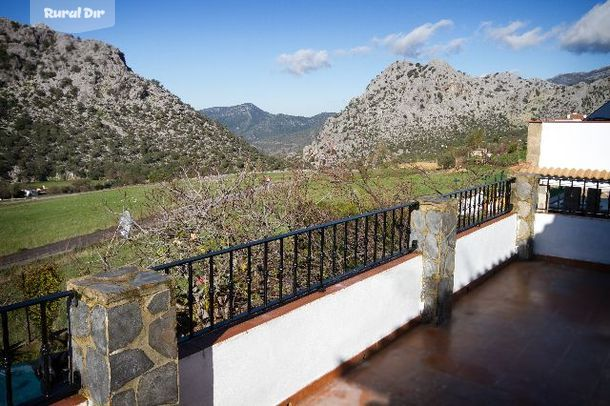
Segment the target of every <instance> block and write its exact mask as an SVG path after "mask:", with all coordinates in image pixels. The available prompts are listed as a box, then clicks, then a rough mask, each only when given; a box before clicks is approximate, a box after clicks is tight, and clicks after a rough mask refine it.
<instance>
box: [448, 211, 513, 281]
mask: <svg viewBox="0 0 610 406" xmlns="http://www.w3.org/2000/svg"><path fill="white" fill-rule="evenodd" d="M516 239H517V215H516V214H513V215H511V216H508V217H506V218H503V219H502V220H499V221H497V222H495V223H493V224H489V225H486V226H485V227H482V228H480V229H478V230H477V231H475V232H472V233H470V234H468V235H465V236H463V237H460V238H458V240H457V241H456V244H455V273H454V275H453V291H454V292H457V291H458V290H460V289H461V288H463V287H464V286H466V285H468V284H469V283H470V282H472V281H473V280H475V279H477V278H479V277H480V276H482V275H483V274H485V273H486V272H488V271H490V270H491V269H493V268H494V267H496V266H497V265H499V264H500V263H502V262H504V261H506V260H507V259H509V258H510V257H511V256H512V255H514V254H515V253H516V252H517V247H516V243H515V241H516Z"/></svg>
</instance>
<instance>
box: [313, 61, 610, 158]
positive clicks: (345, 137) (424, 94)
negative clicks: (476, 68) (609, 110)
mask: <svg viewBox="0 0 610 406" xmlns="http://www.w3.org/2000/svg"><path fill="white" fill-rule="evenodd" d="M609 98H610V78H608V77H606V78H603V79H599V80H597V81H594V82H592V83H578V84H575V85H572V86H563V85H557V84H554V83H551V82H548V81H545V80H540V79H523V78H520V77H519V76H517V75H514V74H512V73H495V74H491V75H486V76H483V77H473V76H469V75H467V74H465V73H463V72H460V71H457V70H455V69H453V68H452V67H451V66H449V65H448V64H447V63H445V62H443V61H431V62H430V63H428V64H419V63H411V62H407V61H398V62H395V63H393V64H391V65H390V66H388V67H387V68H386V69H385V70H384V71H383V72H382V73H381V74H379V75H378V76H377V77H376V78H375V79H373V80H372V81H371V82H370V84H369V85H368V86H367V88H366V91H365V92H364V93H363V94H362V95H361V96H358V97H356V98H354V99H352V100H351V101H350V103H349V104H348V106H347V107H346V108H345V109H344V110H343V111H342V112H341V113H339V114H338V115H337V116H336V117H333V118H330V119H328V120H327V121H326V123H325V124H324V126H323V127H322V130H321V131H320V133H319V134H318V136H317V137H316V138H315V140H314V141H313V143H312V144H311V145H310V146H308V147H306V148H305V150H304V157H305V158H306V159H307V160H309V161H312V162H313V163H315V164H317V165H332V164H335V163H337V162H342V161H353V160H358V159H362V158H363V157H366V156H367V155H370V154H371V153H372V151H375V150H377V149H379V148H380V147H381V148H382V149H383V150H384V151H385V153H387V154H390V155H391V156H401V157H403V158H404V159H411V158H417V157H419V158H422V157H423V158H429V157H437V156H439V155H440V153H442V152H443V150H445V149H446V148H448V146H451V145H457V144H459V143H460V142H463V140H464V139H465V137H466V136H467V135H468V134H469V133H470V132H472V131H473V130H475V129H479V130H480V129H482V130H483V131H484V132H485V134H486V136H487V137H490V138H492V139H495V138H497V137H503V136H506V135H511V134H517V135H519V134H521V136H523V135H524V134H525V131H526V125H527V121H528V120H529V119H531V118H534V117H543V118H549V117H553V118H558V117H559V118H561V117H565V115H566V114H567V113H569V112H574V111H577V112H591V111H593V110H594V109H595V108H596V107H598V106H599V105H601V104H602V103H603V102H604V101H606V100H607V99H609Z"/></svg>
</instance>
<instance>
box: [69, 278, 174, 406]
mask: <svg viewBox="0 0 610 406" xmlns="http://www.w3.org/2000/svg"><path fill="white" fill-rule="evenodd" d="M68 289H72V290H75V291H76V292H77V300H75V301H74V305H73V307H72V308H71V310H70V321H71V325H72V346H73V353H74V357H73V365H74V369H75V370H77V371H78V372H79V373H80V375H81V380H82V383H83V394H84V395H85V396H86V397H87V398H88V399H89V401H90V402H92V403H93V404H95V405H174V404H175V405H177V404H178V400H179V399H178V346H177V342H176V310H175V306H174V303H173V298H172V293H171V289H170V280H169V278H168V277H167V276H166V275H163V274H161V273H158V272H154V271H148V270H147V271H141V270H138V269H137V268H133V267H131V268H121V269H119V270H116V271H111V272H107V273H103V274H98V275H95V276H86V277H83V278H78V279H72V280H70V281H69V282H68Z"/></svg>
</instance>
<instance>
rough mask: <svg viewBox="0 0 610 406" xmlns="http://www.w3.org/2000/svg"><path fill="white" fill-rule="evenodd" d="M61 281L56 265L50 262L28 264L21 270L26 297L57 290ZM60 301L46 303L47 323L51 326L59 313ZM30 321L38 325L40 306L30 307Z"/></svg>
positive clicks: (38, 295) (29, 297) (33, 297)
mask: <svg viewBox="0 0 610 406" xmlns="http://www.w3.org/2000/svg"><path fill="white" fill-rule="evenodd" d="M61 287H62V281H61V278H60V277H59V273H58V272H57V266H56V265H55V264H54V263H52V262H50V263H45V264H41V265H30V266H28V267H27V268H26V269H25V271H24V272H23V293H24V295H25V298H26V299H35V298H37V297H40V296H45V295H50V294H51V293H55V292H58V291H59V290H60V289H61ZM61 303H63V302H61V301H54V302H51V303H48V304H47V309H46V310H47V325H49V326H52V325H53V323H54V321H55V320H56V319H57V316H58V315H59V309H60V304H61ZM30 310H31V313H30V317H31V319H30V320H31V321H32V322H33V323H34V324H35V325H37V326H38V327H39V326H40V307H39V306H33V307H31V308H30Z"/></svg>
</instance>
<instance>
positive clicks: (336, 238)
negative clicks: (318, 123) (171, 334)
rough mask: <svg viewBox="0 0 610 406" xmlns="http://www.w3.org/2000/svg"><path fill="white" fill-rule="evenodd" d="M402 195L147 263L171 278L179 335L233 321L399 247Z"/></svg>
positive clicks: (403, 238)
mask: <svg viewBox="0 0 610 406" xmlns="http://www.w3.org/2000/svg"><path fill="white" fill-rule="evenodd" d="M416 208H417V203H408V204H403V205H398V206H394V207H390V208H387V209H381V210H376V211H372V212H369V213H364V214H360V215H356V216H353V217H348V218H344V219H341V220H337V221H333V222H329V223H325V224H320V225H316V226H312V227H308V228H304V229H300V230H296V231H292V232H289V233H285V234H281V235H277V236H274V237H270V238H265V239H261V240H257V241H252V242H248V243H245V244H241V245H237V246H234V247H229V248H225V249H222V250H219V251H214V252H210V253H207V254H204V255H200V256H196V257H193V258H188V259H184V260H180V261H175V262H171V263H168V264H164V265H159V266H155V267H153V269H154V270H157V271H163V272H165V273H168V274H175V275H179V276H181V277H179V278H177V280H178V286H177V289H178V295H177V296H178V306H179V309H178V310H179V316H178V335H179V337H180V338H181V339H182V340H185V339H189V338H192V337H194V336H197V335H200V334H202V333H205V332H207V331H210V330H214V329H218V328H221V327H224V326H228V325H231V324H235V323H237V322H239V321H242V320H244V319H247V318H250V317H252V316H254V315H257V314H260V313H262V312H264V311H267V310H269V309H272V308H274V307H277V306H279V305H282V304H284V303H287V302H290V301H292V300H295V299H297V298H299V297H302V296H304V295H306V294H309V293H311V292H314V291H318V290H323V289H324V288H325V287H326V286H328V285H330V284H333V283H336V282H338V281H340V280H343V279H345V278H347V277H349V276H352V275H354V274H357V273H359V272H362V271H364V270H367V269H370V268H372V267H375V266H377V265H379V264H381V263H383V262H387V261H389V260H391V259H394V258H397V257H399V256H401V255H405V254H407V253H409V252H411V251H412V250H413V249H414V244H411V241H410V232H411V230H410V227H409V224H410V220H411V212H412V211H413V210H414V209H416Z"/></svg>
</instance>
